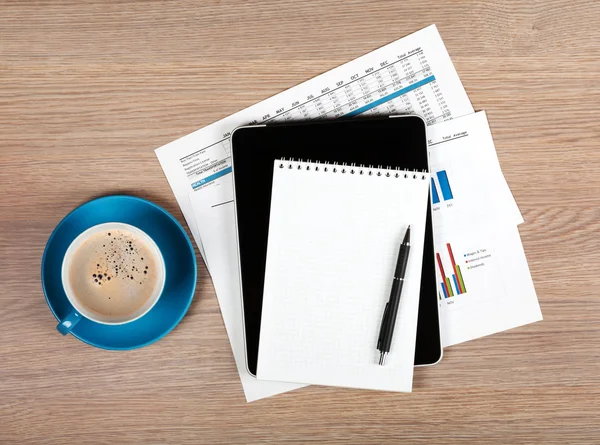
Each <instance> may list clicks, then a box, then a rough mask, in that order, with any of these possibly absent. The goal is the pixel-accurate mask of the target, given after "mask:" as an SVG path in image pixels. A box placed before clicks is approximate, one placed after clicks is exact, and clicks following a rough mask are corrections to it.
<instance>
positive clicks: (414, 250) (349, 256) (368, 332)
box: [256, 161, 429, 392]
mask: <svg viewBox="0 0 600 445" xmlns="http://www.w3.org/2000/svg"><path fill="white" fill-rule="evenodd" d="M274 164H275V165H274V173H273V190H272V195H271V213H270V219H269V238H268V246H267V261H266V267H265V286H264V292H263V309H262V319H261V328H260V348H259V352H258V371H257V374H256V375H257V377H258V378H259V379H266V380H278V381H287V382H302V383H311V384H319V385H331V386H345V387H352V388H366V389H380V390H389V391H405V392H409V391H411V390H412V376H413V367H414V359H415V340H416V332H417V318H418V308H419V291H420V288H421V269H422V264H423V243H424V238H425V220H426V216H427V195H428V192H429V174H425V173H422V174H421V173H419V174H418V175H413V174H410V175H406V174H402V173H403V172H401V173H398V171H397V170H379V169H376V170H377V171H376V172H372V171H370V169H366V170H369V171H368V172H365V173H364V174H363V175H361V174H359V173H358V172H356V173H355V174H353V173H352V172H351V171H350V170H347V171H346V172H344V170H343V169H340V171H338V172H336V171H335V170H336V168H335V167H331V166H328V165H327V164H319V163H312V162H289V161H288V162H285V161H275V163H274ZM328 167H329V168H328ZM361 171H362V169H361ZM409 225H410V229H411V231H410V246H411V247H410V255H409V258H408V265H407V268H406V275H405V276H406V278H405V280H404V287H403V288H402V298H401V299H400V306H399V311H398V319H397V320H396V324H395V326H396V327H395V331H394V336H393V340H392V345H391V349H390V353H389V356H388V359H387V361H386V365H385V366H380V365H379V364H378V359H379V351H377V339H378V336H379V328H380V325H381V319H382V316H383V313H384V309H385V307H386V304H387V302H388V301H389V297H390V289H391V286H392V281H393V276H394V268H395V267H396V261H397V258H398V249H399V246H400V243H401V242H402V239H403V237H404V235H405V233H406V229H407V227H408V226H409Z"/></svg>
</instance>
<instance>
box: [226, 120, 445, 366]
mask: <svg viewBox="0 0 600 445" xmlns="http://www.w3.org/2000/svg"><path fill="white" fill-rule="evenodd" d="M427 150H428V149H427V136H426V126H425V123H424V121H423V119H421V118H420V117H419V116H392V117H386V118H373V119H351V120H331V121H318V122H304V123H292V124H281V125H275V124H274V125H261V126H250V127H240V128H238V129H236V130H235V131H234V132H233V134H232V136H231V156H232V163H233V183H234V190H235V203H236V218H237V229H238V239H239V257H240V270H241V285H242V303H243V319H244V331H245V340H246V362H247V366H248V371H249V372H250V373H251V374H252V375H256V368H257V360H258V344H259V338H260V322H261V313H262V297H263V287H264V277H265V263H266V255H267V238H268V233H269V214H270V203H271V184H272V180H273V162H274V160H275V159H281V158H294V159H304V160H312V161H327V162H332V161H335V162H338V163H340V164H342V163H347V164H352V163H355V164H357V165H359V164H364V165H373V166H384V167H392V168H396V167H400V168H403V169H411V170H418V171H423V170H426V171H429V162H428V151H427ZM434 255H435V254H434V246H433V226H432V217H431V204H430V205H429V208H428V215H427V230H426V235H425V246H424V253H423V270H422V280H421V295H420V303H419V319H418V325H417V341H416V351H415V365H432V364H435V363H437V362H438V361H439V360H440V359H441V357H442V345H441V339H440V326H439V317H438V303H437V290H436V278H435V259H434V258H435V256H434Z"/></svg>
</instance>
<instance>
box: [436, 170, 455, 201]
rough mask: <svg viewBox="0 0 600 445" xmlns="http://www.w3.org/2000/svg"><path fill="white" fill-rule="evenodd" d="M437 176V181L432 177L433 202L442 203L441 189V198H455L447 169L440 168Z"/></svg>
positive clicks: (448, 199) (446, 199)
mask: <svg viewBox="0 0 600 445" xmlns="http://www.w3.org/2000/svg"><path fill="white" fill-rule="evenodd" d="M435 176H436V177H437V184H436V181H435V180H434V179H433V176H432V177H431V200H432V202H433V204H439V203H440V193H439V191H438V190H440V191H441V199H442V200H444V201H450V200H451V199H454V195H453V194H452V187H450V180H449V179H448V173H447V172H446V170H440V171H439V172H436V174H435Z"/></svg>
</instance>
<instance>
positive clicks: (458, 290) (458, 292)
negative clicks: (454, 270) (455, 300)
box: [452, 274, 460, 295]
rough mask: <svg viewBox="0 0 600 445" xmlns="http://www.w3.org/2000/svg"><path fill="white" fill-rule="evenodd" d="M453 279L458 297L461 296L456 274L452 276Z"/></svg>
mask: <svg viewBox="0 0 600 445" xmlns="http://www.w3.org/2000/svg"><path fill="white" fill-rule="evenodd" d="M452 279H453V280H454V287H456V295H460V286H459V285H458V281H457V279H456V274H452Z"/></svg>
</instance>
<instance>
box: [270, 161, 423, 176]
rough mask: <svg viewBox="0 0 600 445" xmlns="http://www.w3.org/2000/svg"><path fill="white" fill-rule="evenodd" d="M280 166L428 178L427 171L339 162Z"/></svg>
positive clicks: (306, 162) (289, 163) (300, 163)
mask: <svg viewBox="0 0 600 445" xmlns="http://www.w3.org/2000/svg"><path fill="white" fill-rule="evenodd" d="M277 162H279V164H278V166H279V168H281V169H283V168H287V169H289V170H292V169H295V170H308V171H310V170H313V171H321V172H324V173H340V174H350V175H365V176H385V177H388V178H390V177H393V178H404V179H411V178H412V179H421V180H425V179H427V177H428V174H429V173H428V172H427V170H406V169H400V168H399V167H396V168H394V167H390V166H387V167H384V166H382V165H378V166H376V167H375V166H373V165H363V164H359V165H356V164H354V163H352V164H347V163H341V164H340V163H338V162H333V163H329V162H326V161H325V162H322V161H311V160H310V159H308V160H303V159H294V158H289V159H280V160H278V161H277Z"/></svg>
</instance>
